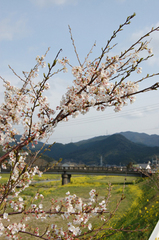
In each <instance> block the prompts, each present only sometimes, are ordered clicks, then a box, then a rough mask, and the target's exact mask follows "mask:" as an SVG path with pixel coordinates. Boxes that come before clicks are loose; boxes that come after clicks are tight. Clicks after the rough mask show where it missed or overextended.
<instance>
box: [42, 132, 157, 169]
mask: <svg viewBox="0 0 159 240" xmlns="http://www.w3.org/2000/svg"><path fill="white" fill-rule="evenodd" d="M45 154H46V155H47V156H49V157H51V158H54V159H55V160H58V159H59V158H62V159H63V162H68V161H69V162H74V163H78V164H79V163H81V164H86V165H99V164H100V159H101V156H102V160H103V164H104V165H119V164H121V165H127V164H128V163H129V162H133V163H139V162H140V163H144V162H148V161H151V160H152V158H155V157H156V156H157V155H158V156H159V136H158V135H155V134H154V135H148V134H145V133H136V132H121V133H118V134H113V135H108V136H99V137H94V138H91V139H87V140H83V141H79V142H76V143H68V144H61V143H56V144H54V145H53V146H52V147H51V149H50V151H48V152H45Z"/></svg>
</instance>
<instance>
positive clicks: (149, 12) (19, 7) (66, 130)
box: [0, 0, 159, 143]
mask: <svg viewBox="0 0 159 240" xmlns="http://www.w3.org/2000/svg"><path fill="white" fill-rule="evenodd" d="M134 12H135V13H136V17H135V18H134V19H133V20H132V22H131V25H129V26H127V27H126V28H125V29H124V31H122V32H121V33H120V34H119V35H118V36H117V38H116V39H115V41H114V43H118V45H117V47H116V48H114V49H113V51H112V53H110V54H117V53H118V52H119V51H123V50H124V49H125V48H127V47H129V46H131V44H132V43H133V42H134V41H135V40H137V38H139V37H140V36H142V35H143V34H144V33H146V32H147V31H148V30H150V29H151V28H152V27H153V26H154V27H156V26H158V25H159V14H158V13H159V1H158V0H133V1H132V0H111V1H107V0H25V1H22V0H5V1H2V0H0V76H2V77H3V78H5V79H6V80H9V81H10V82H13V83H14V84H15V85H16V86H18V84H19V80H18V79H17V78H16V77H15V76H14V75H13V73H12V72H11V71H10V69H9V68H8V64H9V65H11V67H12V68H13V69H14V70H15V71H16V73H17V74H19V75H21V73H22V71H29V70H30V69H31V68H32V67H33V66H34V64H35V58H36V56H37V55H42V54H44V53H45V51H46V50H47V48H48V47H51V49H50V51H49V53H48V56H47V58H46V62H50V63H51V62H52V60H53V59H54V57H55V55H56V53H57V52H58V50H59V49H60V48H62V50H63V51H62V53H61V55H60V57H61V58H62V57H65V56H67V57H68V58H69V60H70V63H71V64H72V65H74V66H76V65H78V62H77V60H76V57H75V54H74V50H73V47H72V43H71V39H70V34H69V30H68V25H70V26H71V29H72V34H73V37H74V40H75V44H76V47H77V51H78V54H79V57H80V59H81V60H84V58H85V56H86V55H87V53H88V52H89V50H90V48H91V47H92V45H93V44H94V42H95V41H96V47H95V48H94V51H93V54H92V55H91V59H93V58H94V57H97V56H99V55H100V53H101V48H102V47H104V46H105V44H106V42H107V40H108V39H109V38H110V36H111V34H112V32H113V31H114V30H116V29H117V28H118V26H119V25H120V24H121V23H123V22H124V21H125V20H126V18H127V16H129V15H131V14H133V13H134ZM151 37H152V39H151V42H150V47H152V49H153V53H154V57H153V59H151V60H149V61H147V62H146V63H144V64H143V66H142V68H143V73H142V74H143V76H145V75H146V74H147V73H150V74H152V73H155V72H159V47H158V46H159V32H158V33H154V34H153V35H152V36H151ZM140 77H141V76H140ZM137 78H138V75H137V74H136V75H133V77H131V79H130V80H136V79H137ZM72 80H73V77H72V75H71V73H70V72H68V73H67V74H60V75H57V76H56V77H54V78H53V79H51V80H50V86H51V89H50V90H49V92H48V93H47V94H48V98H49V101H50V103H51V105H52V106H53V107H54V108H55V107H56V106H57V105H58V104H59V101H60V99H61V96H62V94H64V93H65V91H66V88H67V86H68V85H69V86H71V83H72ZM155 81H159V80H158V78H157V77H156V78H154V79H150V80H147V82H146V83H145V85H144V86H145V87H146V86H149V85H152V84H153V83H154V82H155ZM3 91H4V89H3V83H2V82H0V94H1V100H0V101H1V102H2V101H3ZM18 128H19V130H20V131H21V130H22V127H21V126H18ZM121 131H135V132H145V133H148V134H159V91H153V92H149V93H144V94H141V95H140V96H138V97H137V99H136V102H135V103H134V104H131V105H128V106H126V107H124V108H123V110H122V111H121V112H118V113H115V112H114V110H113V108H110V109H106V111H105V112H97V111H95V109H92V110H91V111H90V112H89V113H88V114H87V115H84V116H83V115H80V116H79V117H78V118H76V119H72V118H70V120H69V121H68V122H66V123H59V125H58V126H57V128H56V130H55V132H54V134H53V135H52V136H51V138H50V142H54V141H56V142H61V143H68V142H76V141H79V140H83V139H88V138H92V137H94V136H99V135H109V134H113V133H117V132H121Z"/></svg>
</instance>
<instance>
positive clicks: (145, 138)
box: [120, 132, 159, 147]
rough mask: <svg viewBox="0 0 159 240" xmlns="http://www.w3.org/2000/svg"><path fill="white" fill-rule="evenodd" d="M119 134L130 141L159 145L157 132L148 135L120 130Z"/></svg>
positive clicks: (153, 145) (152, 145) (150, 145)
mask: <svg viewBox="0 0 159 240" xmlns="http://www.w3.org/2000/svg"><path fill="white" fill-rule="evenodd" d="M120 134H122V135H123V136H124V137H126V138H127V139H129V140H130V141H132V142H135V143H141V144H145V145H147V146H149V147H159V136H158V135H157V134H152V135H148V134H146V133H137V132H121V133H120Z"/></svg>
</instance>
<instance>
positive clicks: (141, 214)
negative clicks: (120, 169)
mask: <svg viewBox="0 0 159 240" xmlns="http://www.w3.org/2000/svg"><path fill="white" fill-rule="evenodd" d="M60 178H61V176H60V175H54V174H43V176H42V177H41V178H39V177H38V176H35V178H34V181H33V183H32V185H31V186H30V187H29V188H28V189H26V190H25V191H24V192H23V193H22V194H21V196H22V197H23V199H25V201H26V204H29V203H30V202H31V201H32V200H33V198H34V196H35V193H36V192H39V193H41V194H43V195H44V197H45V198H44V201H43V205H44V209H45V210H46V209H48V208H49V207H50V206H51V200H52V199H53V198H54V199H57V200H58V201H60V200H61V199H63V198H64V197H65V193H66V192H67V191H70V193H71V194H76V195H77V196H78V197H81V198H82V199H83V201H85V202H87V201H88V199H89V191H90V190H91V189H96V191H97V192H98V193H99V199H101V198H104V197H107V194H108V191H107V188H108V183H111V184H112V191H111V198H110V201H109V202H108V205H107V209H108V211H109V212H110V213H112V212H113V210H114V209H115V208H116V205H117V203H118V201H119V200H120V198H121V196H122V197H123V200H122V202H121V204H120V206H119V208H118V210H117V212H116V213H115V215H114V216H113V217H112V218H111V219H110V220H109V221H108V222H107V224H106V225H105V230H104V231H101V232H99V234H98V237H97V239H99V237H102V239H110V240H112V239H115V240H120V239H121V240H124V239H125V240H126V239H134V240H136V239H142V240H147V239H148V238H149V236H150V234H151V232H152V230H153V229H154V227H155V225H156V223H157V221H158V213H159V195H158V191H157V190H156V189H155V187H154V186H153V184H152V183H151V182H150V181H149V179H141V178H135V177H126V180H125V177H121V176H120V177H117V176H92V175H90V176H88V175H85V176H77V175H76V176H72V178H71V183H69V184H67V185H64V186H62V185H61V180H56V179H60ZM1 180H2V181H4V182H5V181H6V180H7V174H3V175H2V179H1ZM45 180H47V182H44V181H45ZM124 182H125V184H124ZM109 216H110V214H109V213H108V217H109ZM15 219H16V221H17V219H19V217H17V216H16V217H13V219H12V220H13V221H15ZM61 219H62V218H61V217H60V216H57V217H54V218H49V219H47V220H44V221H41V220H38V226H40V229H44V227H45V226H48V225H49V224H52V223H54V224H57V225H58V226H59V227H63V228H65V227H66V222H65V221H62V220H61ZM30 221H32V219H31V220H30ZM91 222H92V225H93V226H94V227H95V228H96V227H99V225H100V221H98V219H96V218H92V219H91ZM28 224H29V222H28ZM31 224H32V227H36V226H37V222H36V221H35V220H34V221H33V222H31ZM110 227H112V228H114V229H121V228H127V229H129V230H130V229H136V228H138V229H144V228H146V229H145V230H144V231H143V232H140V231H137V232H135V233H127V232H121V231H117V232H116V233H115V234H114V235H111V233H112V231H110V230H107V229H108V228H110ZM108 235H110V236H108ZM21 237H22V239H24V240H26V239H34V238H31V237H30V236H29V237H26V236H24V235H22V236H21Z"/></svg>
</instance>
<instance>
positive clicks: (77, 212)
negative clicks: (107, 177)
mask: <svg viewBox="0 0 159 240" xmlns="http://www.w3.org/2000/svg"><path fill="white" fill-rule="evenodd" d="M89 194H90V202H88V203H84V202H83V200H82V199H81V198H79V197H77V196H76V195H75V194H73V195H71V194H70V192H67V193H66V197H65V198H64V200H63V201H62V202H61V203H60V205H59V204H58V203H57V201H52V207H51V210H50V211H49V212H46V211H45V210H44V209H43V204H42V203H38V204H37V203H32V204H31V206H30V207H29V208H28V209H24V205H25V202H24V200H23V198H22V197H19V199H17V200H16V201H15V200H10V201H9V204H10V207H11V208H12V209H13V210H14V211H17V212H19V213H20V212H24V213H25V215H24V216H23V218H22V220H21V222H20V223H10V217H9V215H8V213H4V214H3V218H1V219H0V236H6V237H7V238H8V239H19V238H18V233H20V232H26V231H27V229H28V227H29V225H28V224H29V220H30V217H32V218H35V219H36V220H41V221H42V220H45V219H46V218H48V217H49V218H53V219H54V216H55V215H56V214H58V215H59V214H60V216H61V218H62V219H63V220H64V221H66V222H68V223H67V226H68V228H67V229H62V228H61V227H60V226H59V227H58V226H57V225H55V224H54V223H53V224H51V226H50V228H48V229H47V231H46V233H45V234H44V235H46V236H47V237H48V239H68V240H71V239H73V238H74V237H75V236H76V237H78V236H79V235H81V234H82V233H84V232H85V234H86V233H87V234H88V233H91V232H92V231H93V226H92V223H91V222H90V220H91V218H92V217H93V216H97V215H98V216H100V219H101V221H103V220H105V214H106V213H107V212H106V209H107V208H106V202H105V200H102V201H101V202H98V200H97V195H98V194H97V192H96V190H95V189H92V190H91V191H90V193H89ZM38 199H41V200H43V199H44V197H43V195H42V194H39V193H37V194H36V195H35V198H34V201H36V200H38ZM70 220H72V221H70ZM53 221H54V220H53ZM3 222H4V223H3ZM7 222H8V223H7ZM33 234H34V236H37V237H38V236H39V229H38V228H35V229H34V233H33Z"/></svg>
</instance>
